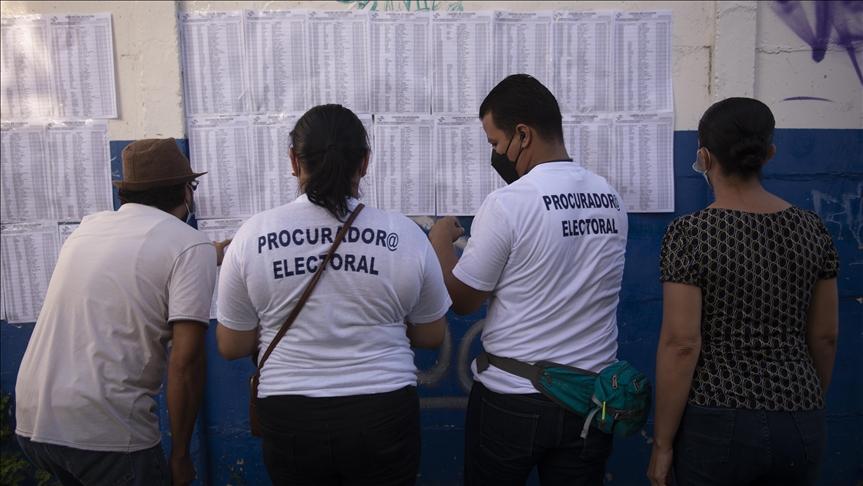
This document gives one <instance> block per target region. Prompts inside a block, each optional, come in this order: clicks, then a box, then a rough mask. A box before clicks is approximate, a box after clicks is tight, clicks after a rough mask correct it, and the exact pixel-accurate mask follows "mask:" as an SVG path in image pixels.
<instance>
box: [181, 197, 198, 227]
mask: <svg viewBox="0 0 863 486" xmlns="http://www.w3.org/2000/svg"><path fill="white" fill-rule="evenodd" d="M183 204H185V205H186V224H191V222H192V218H194V217H195V200H194V199H192V205H191V206H189V203H187V202H184V203H183Z"/></svg>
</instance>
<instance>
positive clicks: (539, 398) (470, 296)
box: [429, 74, 628, 485]
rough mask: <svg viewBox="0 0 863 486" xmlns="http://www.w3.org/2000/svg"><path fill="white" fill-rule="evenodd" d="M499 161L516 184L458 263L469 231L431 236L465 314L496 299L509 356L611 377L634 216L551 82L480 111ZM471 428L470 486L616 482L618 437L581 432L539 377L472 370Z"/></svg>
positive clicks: (501, 340)
mask: <svg viewBox="0 0 863 486" xmlns="http://www.w3.org/2000/svg"><path fill="white" fill-rule="evenodd" d="M480 118H481V119H482V124H483V128H484V130H485V132H486V135H487V136H488V141H489V143H490V144H491V145H492V147H493V150H492V166H493V167H494V168H495V170H497V172H498V173H499V174H500V175H501V177H503V178H504V180H505V181H506V182H507V183H508V185H507V186H505V187H503V188H501V189H498V190H496V191H494V192H493V193H491V194H489V196H488V197H487V198H486V199H485V201H484V202H483V204H482V206H481V207H480V209H479V211H478V212H477V214H476V216H475V217H474V220H473V224H472V226H471V238H470V240H469V241H468V244H467V247H466V248H465V250H464V254H463V255H462V257H461V259H460V260H458V258H457V257H456V254H455V252H454V250H453V245H452V242H453V241H454V240H455V239H457V238H458V237H459V236H461V235H462V234H463V233H464V231H463V230H462V228H461V227H460V226H459V225H458V222H457V220H455V218H443V219H441V220H439V221H438V222H437V223H436V224H435V225H434V227H433V228H432V230H431V232H430V234H429V238H430V239H431V241H432V245H433V247H434V248H435V252H436V253H437V255H438V258H439V259H440V262H441V266H442V268H443V272H444V280H445V282H446V285H447V289H448V291H449V293H450V297H451V298H452V300H453V310H454V311H456V312H458V313H461V314H467V313H471V312H474V311H476V310H478V309H479V308H480V307H481V306H482V304H483V302H485V301H486V300H488V301H489V304H488V315H487V317H486V319H485V323H484V328H483V332H482V344H483V347H484V349H485V350H486V351H487V352H488V353H490V354H493V355H495V356H499V357H506V358H514V359H516V360H519V361H522V362H527V363H535V362H537V361H551V362H555V363H560V364H564V365H570V366H575V367H578V368H582V369H586V370H590V371H594V372H597V371H600V370H601V369H602V368H604V367H606V366H608V365H610V364H612V363H614V362H615V361H616V360H617V357H616V354H617V317H616V314H617V305H618V294H619V292H620V285H621V279H622V276H623V263H624V251H625V249H626V235H627V228H628V226H627V216H626V211H625V209H624V208H623V207H622V204H621V201H620V197H619V196H618V194H617V191H615V189H614V188H613V187H611V186H610V185H609V184H608V182H607V181H606V180H605V179H603V178H602V177H600V176H598V175H596V174H594V173H592V172H590V171H589V170H587V169H585V168H584V167H582V166H580V165H579V164H577V163H574V162H573V161H572V159H570V158H569V156H568V155H567V152H566V148H565V146H564V142H563V132H562V126H561V114H560V108H559V107H558V104H557V101H556V100H555V98H554V96H553V95H552V94H551V92H549V91H548V89H546V88H545V86H543V85H542V84H541V83H539V81H537V80H536V79H534V78H533V77H531V76H528V75H524V74H517V75H512V76H509V77H507V78H506V79H504V80H503V81H501V82H500V84H498V85H497V86H496V87H495V88H494V89H492V91H491V92H490V93H489V94H488V96H487V97H486V99H485V100H484V101H483V103H482V106H481V107H480ZM472 369H473V374H474V380H475V381H474V386H473V389H472V390H471V395H470V400H469V404H468V411H467V420H466V425H465V429H466V430H465V484H467V485H476V484H495V485H503V484H524V483H525V481H526V480H527V477H528V475H529V474H530V472H531V470H532V469H533V468H534V467H537V468H538V472H539V477H540V481H541V482H542V483H544V484H597V485H599V484H602V481H603V476H604V470H605V462H606V460H607V459H608V456H609V455H610V453H611V445H612V440H611V436H610V435H609V434H605V433H603V432H601V431H599V430H597V429H592V430H591V431H590V433H589V434H588V436H587V438H585V439H582V438H581V437H580V433H581V429H582V426H583V424H584V417H581V416H578V415H576V414H573V413H572V412H569V411H566V410H564V409H563V408H562V407H560V406H558V405H557V404H555V403H554V402H552V401H551V400H549V399H548V398H546V397H545V396H543V395H541V394H539V393H538V392H537V390H536V389H535V388H534V387H533V385H532V384H531V383H530V381H529V380H527V379H524V378H521V377H519V376H516V375H513V374H510V373H507V372H506V371H503V370H502V369H500V368H497V367H495V366H494V365H491V366H489V367H487V368H486V369H477V366H476V362H474V364H473V365H472Z"/></svg>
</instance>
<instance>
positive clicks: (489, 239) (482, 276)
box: [452, 196, 512, 292]
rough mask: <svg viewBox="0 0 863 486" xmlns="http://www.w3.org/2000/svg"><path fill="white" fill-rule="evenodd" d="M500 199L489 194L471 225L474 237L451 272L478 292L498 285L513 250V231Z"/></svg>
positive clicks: (492, 288) (490, 289) (487, 290)
mask: <svg viewBox="0 0 863 486" xmlns="http://www.w3.org/2000/svg"><path fill="white" fill-rule="evenodd" d="M508 221H509V220H508V219H507V215H506V214H504V212H503V211H502V210H501V207H500V203H498V201H497V198H494V197H493V196H489V197H487V198H486V200H485V201H484V202H483V204H482V206H480V208H479V211H477V213H476V216H474V218H473V224H472V225H471V230H470V232H471V237H470V239H469V240H468V242H467V246H466V247H465V249H464V253H463V254H462V256H461V258H460V259H459V261H458V263H457V264H456V266H455V268H454V269H453V271H452V274H453V275H454V276H455V278H457V279H459V280H461V281H462V282H464V284H465V285H467V286H469V287H471V288H473V289H475V290H479V291H483V292H490V291H492V290H494V289H495V287H497V282H498V280H500V275H501V273H503V269H504V267H505V266H506V262H507V261H509V255H510V252H511V251H512V231H511V230H510V227H509V224H508Z"/></svg>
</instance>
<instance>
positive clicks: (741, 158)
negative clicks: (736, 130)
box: [728, 136, 769, 172]
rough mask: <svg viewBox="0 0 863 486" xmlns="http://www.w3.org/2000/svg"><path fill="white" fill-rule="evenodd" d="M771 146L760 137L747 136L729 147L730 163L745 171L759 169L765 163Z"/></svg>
mask: <svg viewBox="0 0 863 486" xmlns="http://www.w3.org/2000/svg"><path fill="white" fill-rule="evenodd" d="M768 153H769V146H768V144H767V143H765V142H764V140H763V139H761V138H760V137H755V136H749V137H745V138H743V139H741V140H739V141H737V142H736V143H734V144H733V145H732V146H731V147H729V148H728V155H729V157H730V160H729V163H731V164H734V165H736V166H738V167H739V168H740V169H741V170H742V171H743V172H751V171H757V170H758V169H760V168H761V166H762V165H763V164H764V161H765V160H766V159H767V154H768Z"/></svg>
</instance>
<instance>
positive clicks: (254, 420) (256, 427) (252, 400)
mask: <svg viewBox="0 0 863 486" xmlns="http://www.w3.org/2000/svg"><path fill="white" fill-rule="evenodd" d="M363 207H365V206H364V205H363V204H358V205H357V207H356V208H355V209H354V210H353V212H352V213H351V215H350V217H348V220H347V221H346V222H345V224H344V225H342V227H341V229H340V230H339V232H338V234H336V239H335V240H333V246H331V247H330V251H328V252H327V256H325V257H324V261H323V262H321V264H320V266H318V269H317V270H316V271H315V274H314V275H312V279H311V280H310V281H309V283H308V284H306V289H305V290H304V291H303V294H302V295H301V296H300V300H299V301H298V302H297V305H295V306H294V309H293V310H292V311H291V313H290V314H289V315H288V318H287V319H285V323H284V324H282V328H281V329H279V332H278V334H276V337H274V338H273V340H272V341H271V342H270V346H269V347H268V348H267V350H266V351H265V352H264V356H263V357H261V359H260V361H258V363H257V369H256V370H255V374H254V375H252V378H251V379H249V428H250V429H251V431H252V435H253V436H255V437H260V436H261V423H260V421H259V419H258V409H257V405H258V403H257V402H258V382H259V381H260V379H261V369H263V367H264V363H265V362H266V361H267V358H269V357H270V353H272V352H273V350H274V349H276V345H278V344H279V341H281V340H282V337H283V336H284V335H285V333H286V332H288V328H290V327H291V324H293V323H294V320H296V318H297V316H298V315H299V314H300V311H301V310H303V306H304V305H306V301H308V300H309V297H310V296H311V295H312V291H313V290H315V286H316V285H317V284H318V280H320V279H321V274H322V273H324V269H326V268H327V265H329V264H330V260H332V258H333V255H334V254H335V253H336V250H337V249H338V247H339V245H340V244H341V243H342V240H344V239H345V235H346V234H347V233H348V230H349V229H350V227H351V225H352V224H353V223H354V220H355V219H357V215H358V214H360V211H362V210H363Z"/></svg>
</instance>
